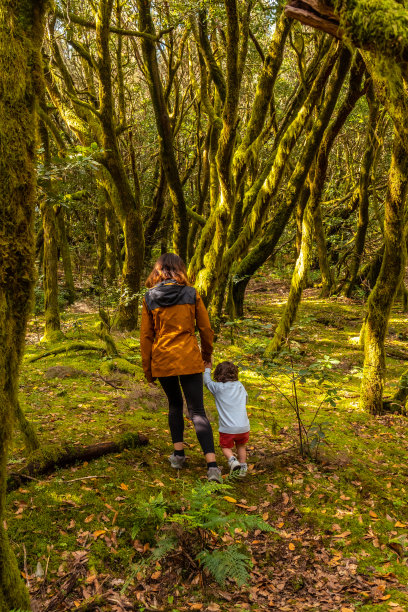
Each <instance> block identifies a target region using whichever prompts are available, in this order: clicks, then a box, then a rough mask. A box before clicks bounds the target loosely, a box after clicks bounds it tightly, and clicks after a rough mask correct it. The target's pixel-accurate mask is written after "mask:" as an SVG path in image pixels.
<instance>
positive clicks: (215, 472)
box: [207, 467, 222, 483]
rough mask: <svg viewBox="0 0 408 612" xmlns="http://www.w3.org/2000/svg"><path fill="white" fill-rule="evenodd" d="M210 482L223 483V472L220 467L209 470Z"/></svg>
mask: <svg viewBox="0 0 408 612" xmlns="http://www.w3.org/2000/svg"><path fill="white" fill-rule="evenodd" d="M207 478H208V482H219V483H221V482H222V476H221V470H220V468H219V467H210V468H208V470H207Z"/></svg>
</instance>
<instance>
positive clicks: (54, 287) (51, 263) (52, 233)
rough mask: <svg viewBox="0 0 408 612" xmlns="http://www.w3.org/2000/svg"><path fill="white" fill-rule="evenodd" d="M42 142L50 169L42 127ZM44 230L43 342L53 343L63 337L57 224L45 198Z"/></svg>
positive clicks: (47, 137)
mask: <svg viewBox="0 0 408 612" xmlns="http://www.w3.org/2000/svg"><path fill="white" fill-rule="evenodd" d="M40 134H41V141H42V145H43V148H44V153H43V155H44V167H45V168H46V169H49V166H50V161H51V155H50V145H49V136H48V131H47V128H46V127H45V125H44V124H43V123H41V125H40ZM46 183H47V189H48V192H51V190H52V184H51V179H47V181H46ZM40 208H41V217H42V225H43V230H44V258H43V277H44V282H43V284H44V317H45V329H44V335H43V337H42V341H44V342H52V341H53V340H57V339H58V338H59V337H60V336H61V323H60V316H59V305H58V242H57V222H56V219H55V212H54V207H53V205H52V204H51V203H50V202H48V201H47V199H46V198H45V199H44V200H43V201H42V202H41V205H40Z"/></svg>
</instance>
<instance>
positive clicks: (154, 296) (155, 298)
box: [146, 280, 195, 308]
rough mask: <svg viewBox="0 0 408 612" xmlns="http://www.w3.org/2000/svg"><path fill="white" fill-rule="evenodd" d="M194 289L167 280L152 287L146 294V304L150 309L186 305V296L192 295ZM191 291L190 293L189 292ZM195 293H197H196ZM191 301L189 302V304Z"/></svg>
mask: <svg viewBox="0 0 408 612" xmlns="http://www.w3.org/2000/svg"><path fill="white" fill-rule="evenodd" d="M191 289H192V287H187V286H186V285H178V284H177V282H176V281H174V280H165V281H162V282H161V283H159V284H158V285H156V286H155V287H152V288H151V289H150V290H149V291H148V292H147V293H146V302H147V304H148V306H150V308H152V307H153V308H157V306H159V307H165V306H174V305H175V304H180V303H186V301H185V299H184V298H185V294H186V290H187V293H191ZM189 290H190V291H189ZM194 293H195V291H194ZM189 301H190V300H188V302H189Z"/></svg>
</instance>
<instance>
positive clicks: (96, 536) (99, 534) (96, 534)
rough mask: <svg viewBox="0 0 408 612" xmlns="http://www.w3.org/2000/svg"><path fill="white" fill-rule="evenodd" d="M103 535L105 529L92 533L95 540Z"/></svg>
mask: <svg viewBox="0 0 408 612" xmlns="http://www.w3.org/2000/svg"><path fill="white" fill-rule="evenodd" d="M104 533H106V529H99V530H98V531H94V532H93V537H94V538H95V540H96V539H97V538H99V536H101V535H103V534H104Z"/></svg>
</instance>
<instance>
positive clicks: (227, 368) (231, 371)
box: [214, 361, 238, 383]
mask: <svg viewBox="0 0 408 612" xmlns="http://www.w3.org/2000/svg"><path fill="white" fill-rule="evenodd" d="M214 380H215V381H216V382H222V383H224V382H230V381H234V380H238V367H237V366H236V365H235V364H234V363H232V361H222V362H221V363H219V364H218V365H217V367H216V368H215V370H214Z"/></svg>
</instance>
